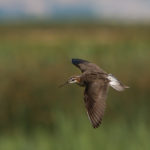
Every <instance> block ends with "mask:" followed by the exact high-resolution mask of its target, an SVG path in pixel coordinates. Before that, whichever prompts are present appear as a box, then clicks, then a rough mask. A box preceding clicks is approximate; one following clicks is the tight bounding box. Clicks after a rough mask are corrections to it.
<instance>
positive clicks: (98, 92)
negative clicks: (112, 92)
mask: <svg viewBox="0 0 150 150" xmlns="http://www.w3.org/2000/svg"><path fill="white" fill-rule="evenodd" d="M107 90H108V83H105V81H104V80H95V81H94V82H91V83H89V84H87V86H86V88H85V92H84V102H85V107H86V109H87V113H88V117H89V119H90V121H91V123H92V126H93V127H94V128H97V127H98V126H99V125H100V124H101V121H102V117H103V115H104V111H105V105H106V103H105V100H106V96H107Z"/></svg>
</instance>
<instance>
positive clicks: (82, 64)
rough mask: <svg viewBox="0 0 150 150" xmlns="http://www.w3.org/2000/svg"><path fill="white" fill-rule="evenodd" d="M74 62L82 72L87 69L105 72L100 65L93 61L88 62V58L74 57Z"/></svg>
mask: <svg viewBox="0 0 150 150" xmlns="http://www.w3.org/2000/svg"><path fill="white" fill-rule="evenodd" d="M72 64H74V65H75V66H76V67H78V68H79V69H80V70H81V72H85V71H87V70H88V71H95V72H101V73H105V72H104V71H103V70H102V69H101V68H100V67H98V66H97V65H96V64H93V63H91V62H88V61H86V60H82V59H72Z"/></svg>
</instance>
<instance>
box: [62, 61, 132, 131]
mask: <svg viewBox="0 0 150 150" xmlns="http://www.w3.org/2000/svg"><path fill="white" fill-rule="evenodd" d="M72 63H73V64H74V65H75V66H76V67H78V68H79V69H80V70H81V72H82V74H81V75H78V76H73V77H71V78H70V79H69V80H68V81H67V82H66V83H65V84H63V85H66V84H69V83H76V84H78V85H79V86H83V87H85V91H84V102H85V107H86V109H87V114H88V117H89V120H90V121H91V124H92V126H93V127H94V128H97V127H98V126H99V125H100V124H101V122H102V117H103V115H104V110H105V105H106V96H107V91H108V87H109V86H111V87H113V88H114V89H115V90H117V91H123V90H124V89H125V88H129V87H128V86H126V85H124V84H123V83H121V82H120V81H119V80H118V79H117V78H115V77H114V76H113V75H112V74H108V73H106V72H105V71H104V70H102V69H101V68H100V67H98V66H97V65H96V64H93V63H91V62H88V61H86V60H82V59H72ZM63 85H62V86H63Z"/></svg>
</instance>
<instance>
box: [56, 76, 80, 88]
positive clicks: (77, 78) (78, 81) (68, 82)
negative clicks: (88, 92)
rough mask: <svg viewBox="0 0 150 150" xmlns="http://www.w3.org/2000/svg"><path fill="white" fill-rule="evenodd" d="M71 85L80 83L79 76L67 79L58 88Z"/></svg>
mask: <svg viewBox="0 0 150 150" xmlns="http://www.w3.org/2000/svg"><path fill="white" fill-rule="evenodd" d="M71 83H77V84H79V83H80V76H73V77H71V78H69V79H68V80H67V82H65V83H64V84H62V85H60V86H59V87H63V86H64V85H67V84H71Z"/></svg>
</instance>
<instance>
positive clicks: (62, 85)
mask: <svg viewBox="0 0 150 150" xmlns="http://www.w3.org/2000/svg"><path fill="white" fill-rule="evenodd" d="M67 84H69V82H68V81H66V82H65V83H64V84H61V85H60V86H59V88H61V87H64V86H65V85H67Z"/></svg>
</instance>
